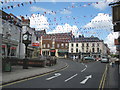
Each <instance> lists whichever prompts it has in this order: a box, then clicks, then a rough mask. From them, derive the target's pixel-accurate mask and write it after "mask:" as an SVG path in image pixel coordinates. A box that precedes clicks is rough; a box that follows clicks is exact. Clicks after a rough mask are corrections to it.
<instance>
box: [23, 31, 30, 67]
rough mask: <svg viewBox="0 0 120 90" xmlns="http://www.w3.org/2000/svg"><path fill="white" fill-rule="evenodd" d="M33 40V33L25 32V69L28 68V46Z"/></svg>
mask: <svg viewBox="0 0 120 90" xmlns="http://www.w3.org/2000/svg"><path fill="white" fill-rule="evenodd" d="M31 41H32V34H30V33H29V32H28V31H27V32H26V33H24V34H23V43H24V44H25V59H24V61H23V69H28V65H27V61H28V59H27V47H28V45H29V44H31Z"/></svg>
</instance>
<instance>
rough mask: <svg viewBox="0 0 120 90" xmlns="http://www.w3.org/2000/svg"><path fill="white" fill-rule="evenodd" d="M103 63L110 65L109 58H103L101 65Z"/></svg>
mask: <svg viewBox="0 0 120 90" xmlns="http://www.w3.org/2000/svg"><path fill="white" fill-rule="evenodd" d="M103 62H105V63H109V58H107V57H102V59H101V63H103Z"/></svg>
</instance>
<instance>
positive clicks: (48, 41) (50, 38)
mask: <svg viewBox="0 0 120 90" xmlns="http://www.w3.org/2000/svg"><path fill="white" fill-rule="evenodd" d="M71 39H72V32H69V33H55V34H45V35H43V36H42V37H41V42H42V45H41V51H42V53H41V54H42V55H45V56H48V55H49V56H56V57H61V58H66V57H67V56H68V49H69V42H70V40H71Z"/></svg>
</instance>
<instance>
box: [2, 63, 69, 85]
mask: <svg viewBox="0 0 120 90" xmlns="http://www.w3.org/2000/svg"><path fill="white" fill-rule="evenodd" d="M68 67H69V65H68V64H67V63H66V65H65V67H63V68H61V69H58V70H54V71H51V72H47V73H45V74H42V75H37V76H34V77H30V78H27V79H23V80H19V81H15V82H11V83H8V84H5V85H2V84H1V85H0V87H5V86H9V85H13V84H16V83H20V82H23V81H27V80H31V79H35V78H39V77H42V76H45V75H49V74H52V73H55V72H58V71H63V70H65V69H66V68H68Z"/></svg>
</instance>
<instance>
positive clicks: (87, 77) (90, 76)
mask: <svg viewBox="0 0 120 90" xmlns="http://www.w3.org/2000/svg"><path fill="white" fill-rule="evenodd" d="M89 78H92V75H89V76H86V79H84V80H83V81H82V82H80V83H81V84H85V83H86V82H87V80H88V79H89Z"/></svg>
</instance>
